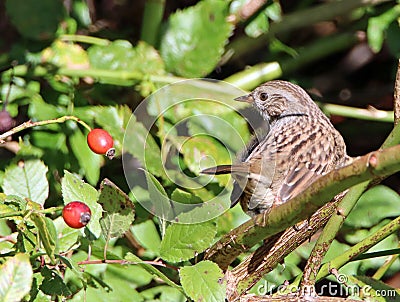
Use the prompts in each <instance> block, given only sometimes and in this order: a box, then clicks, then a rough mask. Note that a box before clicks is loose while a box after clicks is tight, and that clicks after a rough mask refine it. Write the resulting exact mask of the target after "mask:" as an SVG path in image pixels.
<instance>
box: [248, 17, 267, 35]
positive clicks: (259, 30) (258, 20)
mask: <svg viewBox="0 0 400 302" xmlns="http://www.w3.org/2000/svg"><path fill="white" fill-rule="evenodd" d="M268 29H269V21H268V16H267V15H266V14H265V12H264V11H262V12H260V13H259V14H258V15H257V16H256V17H255V18H254V19H253V20H251V22H250V23H249V24H248V25H247V26H246V27H245V28H244V31H245V33H246V35H248V36H249V37H252V38H257V37H259V36H261V35H262V34H265V33H267V32H268Z"/></svg>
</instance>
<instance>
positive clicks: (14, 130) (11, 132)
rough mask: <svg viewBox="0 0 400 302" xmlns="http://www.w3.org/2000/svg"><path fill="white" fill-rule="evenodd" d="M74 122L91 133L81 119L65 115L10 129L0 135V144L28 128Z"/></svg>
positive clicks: (30, 122)
mask: <svg viewBox="0 0 400 302" xmlns="http://www.w3.org/2000/svg"><path fill="white" fill-rule="evenodd" d="M70 120H72V121H76V122H77V123H79V124H81V125H82V126H83V127H85V128H86V129H87V130H89V131H91V130H92V128H91V127H90V126H89V125H88V124H86V123H85V122H84V121H82V120H81V119H79V118H77V117H76V116H72V115H65V116H62V117H59V118H56V119H52V120H45V121H38V122H32V121H27V122H25V123H22V124H21V125H18V126H17V127H14V128H12V129H11V130H9V131H7V132H5V133H3V134H0V143H3V142H4V140H5V139H6V138H7V137H9V136H10V135H14V134H15V133H18V132H20V131H22V130H25V129H28V128H32V127H36V126H44V125H50V124H61V123H65V122H66V121H70Z"/></svg>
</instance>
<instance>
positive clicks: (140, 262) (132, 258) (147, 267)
mask: <svg viewBox="0 0 400 302" xmlns="http://www.w3.org/2000/svg"><path fill="white" fill-rule="evenodd" d="M125 260H127V261H132V262H135V263H137V264H138V265H140V266H141V267H142V268H144V269H145V270H146V271H147V272H148V273H150V274H152V275H153V276H155V277H157V278H160V279H161V280H162V281H164V282H165V283H166V284H168V285H169V286H171V287H173V288H176V289H178V290H179V291H180V292H182V288H181V287H180V286H179V285H177V284H175V283H174V282H172V281H171V280H170V279H169V278H168V277H167V276H166V275H164V274H163V273H162V272H160V271H159V270H158V269H156V268H155V267H154V266H152V265H150V264H147V263H145V262H144V261H143V260H142V259H140V258H139V257H138V256H136V255H134V254H132V253H130V252H128V253H127V254H126V256H125Z"/></svg>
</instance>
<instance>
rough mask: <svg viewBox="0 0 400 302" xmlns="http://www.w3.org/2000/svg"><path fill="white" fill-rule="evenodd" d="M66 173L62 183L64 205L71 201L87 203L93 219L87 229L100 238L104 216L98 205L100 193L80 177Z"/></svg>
mask: <svg viewBox="0 0 400 302" xmlns="http://www.w3.org/2000/svg"><path fill="white" fill-rule="evenodd" d="M64 173H65V175H64V178H63V179H62V181H61V188H62V195H63V199H64V204H67V203H70V202H71V201H81V202H84V203H86V204H87V205H88V207H89V208H90V211H91V212H92V218H91V219H90V222H89V223H88V224H87V225H86V228H88V229H89V230H90V232H91V233H92V234H94V235H95V236H96V237H99V236H100V234H101V227H100V223H99V220H100V218H101V215H102V208H101V206H100V205H99V204H98V203H97V199H98V196H99V193H98V192H97V190H96V189H95V188H93V187H92V186H91V185H89V184H87V183H85V182H84V181H83V180H81V179H80V178H79V177H78V176H75V175H73V174H71V173H70V172H68V171H64Z"/></svg>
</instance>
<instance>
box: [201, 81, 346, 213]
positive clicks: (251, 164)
mask: <svg viewBox="0 0 400 302" xmlns="http://www.w3.org/2000/svg"><path fill="white" fill-rule="evenodd" d="M236 100H238V101H246V102H249V103H252V104H253V105H254V107H255V108H256V109H257V110H258V112H259V113H260V114H261V115H262V117H263V118H264V119H265V120H267V121H268V122H269V125H270V129H269V132H268V134H267V135H265V136H264V137H262V138H261V139H260V140H258V139H257V138H254V139H253V141H252V142H251V143H250V144H249V146H248V148H247V149H246V150H245V151H244V152H243V154H242V155H241V156H240V157H239V161H238V163H237V164H234V165H224V166H217V167H213V168H208V169H206V170H204V171H202V172H203V173H205V174H228V173H232V176H233V177H234V179H235V182H234V188H233V192H232V195H231V201H232V206H233V205H235V204H236V203H237V202H238V201H240V204H241V206H242V208H243V210H244V211H245V212H247V213H248V214H249V215H250V216H254V215H256V214H259V213H263V212H265V211H267V210H269V209H270V208H271V207H272V206H277V205H279V204H281V203H284V202H286V201H288V200H289V199H290V198H292V197H294V196H296V195H297V194H298V193H299V192H301V191H302V190H304V189H305V188H306V187H307V186H308V185H309V184H310V183H311V182H313V181H314V180H315V179H316V178H317V177H319V176H321V175H323V174H326V173H327V172H329V171H331V170H333V169H335V168H339V167H341V166H343V165H345V164H347V163H349V162H350V160H351V158H350V157H349V156H347V154H346V145H345V143H344V141H343V138H342V136H341V135H340V133H339V132H338V131H337V130H336V129H335V128H334V127H333V126H332V124H331V123H330V121H329V119H328V118H327V117H326V116H325V115H324V114H323V113H322V111H321V110H320V109H319V108H318V106H317V105H316V104H315V103H314V102H313V100H312V99H311V98H310V96H309V95H308V94H307V93H306V92H305V91H304V90H303V89H302V88H301V87H299V86H297V85H295V84H292V83H290V82H286V81H270V82H266V83H264V84H263V85H261V86H259V87H257V88H256V89H255V90H254V91H252V92H251V93H250V94H248V95H245V96H242V97H239V98H237V99H236Z"/></svg>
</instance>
